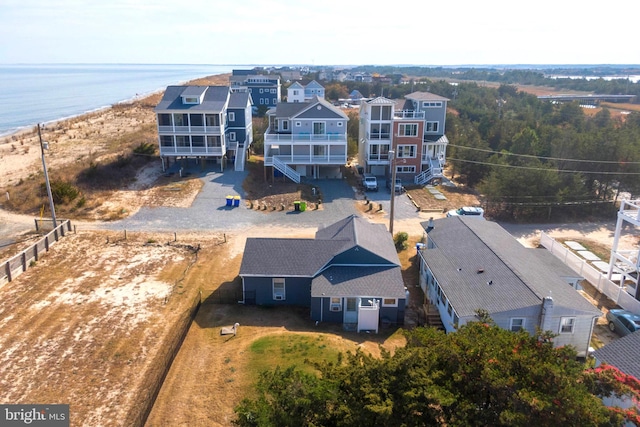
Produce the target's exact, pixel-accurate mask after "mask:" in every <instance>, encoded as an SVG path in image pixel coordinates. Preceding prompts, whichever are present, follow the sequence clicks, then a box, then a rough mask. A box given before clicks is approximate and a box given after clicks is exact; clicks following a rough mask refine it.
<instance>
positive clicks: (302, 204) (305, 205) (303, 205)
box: [300, 202, 307, 212]
mask: <svg viewBox="0 0 640 427" xmlns="http://www.w3.org/2000/svg"><path fill="white" fill-rule="evenodd" d="M306 210H307V202H300V212H304V211H306Z"/></svg>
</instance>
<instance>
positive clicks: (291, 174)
mask: <svg viewBox="0 0 640 427" xmlns="http://www.w3.org/2000/svg"><path fill="white" fill-rule="evenodd" d="M265 164H266V163H265ZM272 164H273V167H274V168H276V169H277V170H279V171H280V172H282V174H283V175H284V176H286V177H287V178H289V179H290V180H291V181H293V182H295V183H298V184H299V183H300V174H299V173H298V172H296V171H295V170H294V169H293V168H290V167H289V166H288V165H286V164H285V163H283V162H282V161H280V160H279V159H278V158H276V157H274V158H273V163H272Z"/></svg>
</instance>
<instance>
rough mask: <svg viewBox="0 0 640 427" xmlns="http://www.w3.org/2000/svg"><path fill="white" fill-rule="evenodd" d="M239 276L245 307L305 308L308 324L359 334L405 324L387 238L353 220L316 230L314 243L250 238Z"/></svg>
mask: <svg viewBox="0 0 640 427" xmlns="http://www.w3.org/2000/svg"><path fill="white" fill-rule="evenodd" d="M240 277H241V278H242V290H243V295H244V303H245V304H257V305H294V306H304V307H309V308H310V310H311V312H310V315H311V319H312V320H314V321H318V322H335V323H342V324H344V325H345V328H347V329H353V330H357V331H362V330H372V331H376V332H377V331H378V327H379V325H380V323H389V324H403V323H404V310H405V304H406V293H405V287H404V283H403V280H402V274H401V267H400V261H399V259H398V254H397V252H396V249H395V245H394V243H393V240H392V238H391V235H390V234H389V232H388V231H387V230H386V228H385V226H384V225H382V224H371V223H369V222H368V221H367V220H366V219H364V218H362V217H358V216H355V215H352V216H349V217H347V218H345V219H343V220H341V221H338V222H336V223H335V224H331V225H328V226H326V227H320V229H319V230H318V231H317V232H316V235H315V238H314V239H284V238H248V239H247V242H246V245H245V249H244V255H243V258H242V264H241V266H240Z"/></svg>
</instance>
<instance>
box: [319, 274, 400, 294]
mask: <svg viewBox="0 0 640 427" xmlns="http://www.w3.org/2000/svg"><path fill="white" fill-rule="evenodd" d="M311 296H312V297H314V298H315V297H323V296H324V297H354V296H364V297H367V296H369V297H387V298H405V296H406V295H405V289H404V282H403V280H402V272H401V269H400V267H359V268H353V267H331V268H328V269H326V270H325V271H323V272H322V274H320V275H318V276H317V277H315V278H314V279H313V281H312V282H311Z"/></svg>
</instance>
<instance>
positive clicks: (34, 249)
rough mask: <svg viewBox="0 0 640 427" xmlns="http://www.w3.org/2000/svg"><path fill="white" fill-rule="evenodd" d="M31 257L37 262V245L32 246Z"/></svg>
mask: <svg viewBox="0 0 640 427" xmlns="http://www.w3.org/2000/svg"><path fill="white" fill-rule="evenodd" d="M33 257H34V258H35V260H36V261H38V243H36V244H35V245H33Z"/></svg>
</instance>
